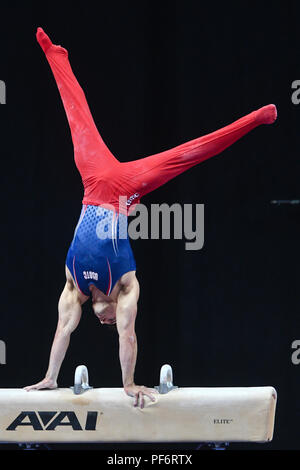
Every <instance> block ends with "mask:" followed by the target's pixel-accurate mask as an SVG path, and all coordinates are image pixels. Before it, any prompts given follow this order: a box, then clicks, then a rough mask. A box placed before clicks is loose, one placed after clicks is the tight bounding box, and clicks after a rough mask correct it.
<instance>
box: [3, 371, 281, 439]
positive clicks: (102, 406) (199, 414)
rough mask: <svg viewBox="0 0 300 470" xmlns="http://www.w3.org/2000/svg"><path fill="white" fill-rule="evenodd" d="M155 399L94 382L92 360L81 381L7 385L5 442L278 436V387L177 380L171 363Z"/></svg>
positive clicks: (162, 373) (77, 373)
mask: <svg viewBox="0 0 300 470" xmlns="http://www.w3.org/2000/svg"><path fill="white" fill-rule="evenodd" d="M155 388H156V389H157V390H158V392H159V393H157V394H155V397H156V400H155V402H151V401H150V400H149V399H147V398H146V400H145V407H144V408H143V409H140V408H138V407H134V406H133V404H132V398H130V397H129V396H127V395H126V393H125V392H124V390H123V388H93V387H91V386H90V385H89V379H88V370H87V367H86V366H84V365H81V366H78V367H77V368H76V371H75V378H74V386H73V387H70V388H58V389H55V390H36V391H30V392H27V391H25V390H23V389H9V388H7V389H0V443H4V442H5V443H63V442H67V443H87V442H89V443H104V442H110V443H118V442H122V443H124V442H128V443H129V442H130V443H141V442H143V443H146V442H147V443H149V442H165V443H176V442H181V443H183V442H189V443H191V442H197V443H230V442H252V443H253V442H259V443H266V442H270V441H271V440H272V438H273V431H274V421H275V409H276V402H277V393H276V390H275V389H274V388H273V387H269V386H264V387H233V388H231V387H220V388H214V387H211V388H210V387H206V388H201V387H200V388H198V387H176V386H174V385H173V372H172V368H171V366H170V365H168V364H165V365H164V366H163V367H162V368H161V371H160V384H159V386H157V387H155Z"/></svg>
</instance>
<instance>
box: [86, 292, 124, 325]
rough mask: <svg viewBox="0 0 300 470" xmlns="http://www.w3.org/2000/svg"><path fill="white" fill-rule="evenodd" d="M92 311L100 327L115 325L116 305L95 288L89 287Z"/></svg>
mask: <svg viewBox="0 0 300 470" xmlns="http://www.w3.org/2000/svg"><path fill="white" fill-rule="evenodd" d="M90 291H91V298H92V305H93V311H94V313H95V315H96V317H97V318H98V320H99V321H100V323H101V324H102V325H110V326H113V325H116V308H117V304H116V302H114V301H113V300H111V299H109V298H108V297H107V296H106V295H104V294H103V293H102V292H101V291H100V290H99V289H97V287H95V286H90Z"/></svg>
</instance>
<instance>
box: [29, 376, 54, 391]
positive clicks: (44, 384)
mask: <svg viewBox="0 0 300 470" xmlns="http://www.w3.org/2000/svg"><path fill="white" fill-rule="evenodd" d="M44 388H47V389H54V388H57V382H56V380H52V379H47V378H45V379H43V380H41V381H40V382H38V383H37V384H34V385H29V386H28V387H24V390H26V391H27V392H29V391H30V390H42V389H44Z"/></svg>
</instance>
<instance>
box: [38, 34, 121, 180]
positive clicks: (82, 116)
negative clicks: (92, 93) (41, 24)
mask: <svg viewBox="0 0 300 470" xmlns="http://www.w3.org/2000/svg"><path fill="white" fill-rule="evenodd" d="M36 38H37V41H38V42H39V44H40V46H41V48H42V49H43V51H44V53H45V55H46V58H47V60H48V62H49V65H50V67H51V70H52V72H53V75H54V78H55V80H56V83H57V87H58V89H59V93H60V95H61V99H62V101H63V105H64V108H65V112H66V115H67V118H68V122H69V126H70V129H71V134H72V140H73V145H74V157H75V163H76V166H77V168H78V170H79V172H80V174H81V177H82V180H83V184H84V186H85V187H86V186H88V185H89V184H91V183H93V182H94V181H93V180H94V179H95V177H96V176H97V175H99V172H101V171H103V170H105V168H106V167H108V166H109V167H111V166H112V165H113V164H114V163H116V164H118V163H119V162H118V160H117V159H116V158H115V157H114V156H113V155H112V153H111V152H110V151H109V149H108V148H107V146H106V145H105V143H104V142H103V140H102V138H101V136H100V134H99V132H98V130H97V128H96V125H95V123H94V120H93V117H92V115H91V112H90V109H89V106H88V103H87V101H86V98H85V94H84V92H83V90H82V88H81V87H80V85H79V83H78V81H77V79H76V77H75V75H74V73H73V71H72V69H71V66H70V63H69V59H68V51H67V50H66V49H64V48H63V47H61V46H57V45H55V44H53V43H52V42H51V40H50V39H49V37H48V36H47V35H46V34H45V32H44V31H43V29H42V28H38V29H37V33H36Z"/></svg>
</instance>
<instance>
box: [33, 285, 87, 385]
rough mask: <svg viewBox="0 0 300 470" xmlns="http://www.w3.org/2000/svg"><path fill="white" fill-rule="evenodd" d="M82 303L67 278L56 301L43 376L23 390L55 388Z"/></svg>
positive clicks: (77, 321) (78, 319)
mask: <svg viewBox="0 0 300 470" xmlns="http://www.w3.org/2000/svg"><path fill="white" fill-rule="evenodd" d="M82 303H83V301H82V299H80V296H79V294H78V291H77V289H76V288H75V287H74V285H73V282H72V280H71V279H67V281H66V284H65V287H64V290H63V292H62V294H61V296H60V299H59V302H58V323H57V328H56V333H55V337H54V340H53V343H52V348H51V353H50V360H49V366H48V370H47V372H46V375H45V378H44V379H43V380H41V382H38V383H36V384H34V385H30V386H28V387H24V388H25V390H27V391H30V390H41V389H43V388H47V389H53V388H57V377H58V374H59V370H60V367H61V364H62V362H63V360H64V357H65V354H66V351H67V349H68V346H69V343H70V336H71V333H72V332H73V331H74V330H75V329H76V327H77V326H78V324H79V321H80V318H81V312H82V307H81V306H82Z"/></svg>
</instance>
